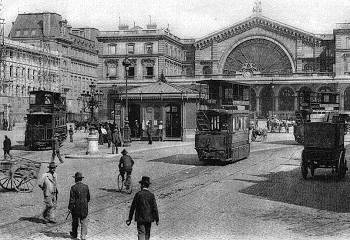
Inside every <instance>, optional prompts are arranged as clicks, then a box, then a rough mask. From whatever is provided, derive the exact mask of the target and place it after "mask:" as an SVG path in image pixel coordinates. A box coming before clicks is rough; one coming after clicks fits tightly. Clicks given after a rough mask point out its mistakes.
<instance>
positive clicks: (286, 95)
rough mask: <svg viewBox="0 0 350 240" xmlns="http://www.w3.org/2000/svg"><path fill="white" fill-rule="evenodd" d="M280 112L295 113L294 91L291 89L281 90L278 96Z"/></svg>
mask: <svg viewBox="0 0 350 240" xmlns="http://www.w3.org/2000/svg"><path fill="white" fill-rule="evenodd" d="M278 103H279V106H278V110H279V111H294V91H293V89H291V88H289V87H284V88H282V89H281V90H280V92H279V96H278Z"/></svg>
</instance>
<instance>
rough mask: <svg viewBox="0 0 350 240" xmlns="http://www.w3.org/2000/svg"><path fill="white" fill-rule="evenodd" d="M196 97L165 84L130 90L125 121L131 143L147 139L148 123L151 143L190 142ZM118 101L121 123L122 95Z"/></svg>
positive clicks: (187, 89)
mask: <svg viewBox="0 0 350 240" xmlns="http://www.w3.org/2000/svg"><path fill="white" fill-rule="evenodd" d="M198 97H199V94H198V93H197V92H195V91H193V90H191V89H189V88H185V87H183V86H178V85H175V84H170V83H167V82H164V81H158V82H155V83H151V84H149V85H146V86H141V87H136V88H133V89H131V90H129V91H128V110H129V111H128V113H129V114H128V118H129V126H130V129H131V137H132V139H134V140H135V139H140V140H144V139H146V138H147V134H146V129H147V123H148V122H151V125H152V128H153V139H154V140H179V141H191V140H193V139H194V135H195V130H196V110H197V99H198ZM120 98H121V101H122V109H121V119H124V116H125V102H126V94H125V92H123V93H122V94H121V95H120ZM121 124H122V125H123V124H124V123H123V122H122V123H121Z"/></svg>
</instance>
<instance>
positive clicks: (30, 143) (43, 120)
mask: <svg viewBox="0 0 350 240" xmlns="http://www.w3.org/2000/svg"><path fill="white" fill-rule="evenodd" d="M55 134H57V135H58V138H59V141H60V143H62V142H63V141H64V140H65V139H66V137H67V126H66V101H65V98H64V97H62V96H61V94H60V93H56V92H50V91H32V92H30V98H29V113H28V114H27V124H26V131H25V141H24V145H25V146H26V147H27V148H28V149H30V150H35V149H41V148H51V147H52V138H53V136H54V135H55Z"/></svg>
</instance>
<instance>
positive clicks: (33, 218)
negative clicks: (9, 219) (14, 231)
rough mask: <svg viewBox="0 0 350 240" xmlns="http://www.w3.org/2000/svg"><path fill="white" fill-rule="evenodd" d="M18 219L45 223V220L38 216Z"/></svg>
mask: <svg viewBox="0 0 350 240" xmlns="http://www.w3.org/2000/svg"><path fill="white" fill-rule="evenodd" d="M19 221H28V222H33V223H42V224H46V221H45V220H44V219H41V218H39V217H21V218H19Z"/></svg>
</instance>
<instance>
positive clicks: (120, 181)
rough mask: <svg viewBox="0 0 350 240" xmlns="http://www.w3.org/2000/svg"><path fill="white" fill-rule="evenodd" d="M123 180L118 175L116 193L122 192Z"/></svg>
mask: <svg viewBox="0 0 350 240" xmlns="http://www.w3.org/2000/svg"><path fill="white" fill-rule="evenodd" d="M123 185H124V184H123V178H122V175H120V174H118V191H119V192H121V191H122V190H123Z"/></svg>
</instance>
